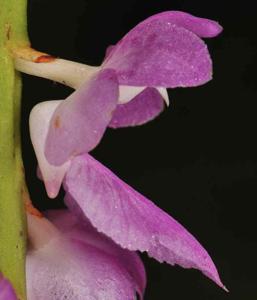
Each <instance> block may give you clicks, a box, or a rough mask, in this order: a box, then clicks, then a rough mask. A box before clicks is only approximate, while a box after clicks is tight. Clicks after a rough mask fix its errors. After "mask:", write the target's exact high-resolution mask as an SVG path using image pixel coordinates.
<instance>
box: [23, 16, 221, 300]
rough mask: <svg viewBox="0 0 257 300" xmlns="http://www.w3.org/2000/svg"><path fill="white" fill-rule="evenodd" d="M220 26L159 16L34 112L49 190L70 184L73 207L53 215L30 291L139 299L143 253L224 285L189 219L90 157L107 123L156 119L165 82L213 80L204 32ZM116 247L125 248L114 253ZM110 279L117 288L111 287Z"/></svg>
mask: <svg viewBox="0 0 257 300" xmlns="http://www.w3.org/2000/svg"><path fill="white" fill-rule="evenodd" d="M220 32H221V27H220V26H219V25H218V24H217V23H216V22H214V21H210V20H207V19H201V18H196V17H193V16H191V15H189V14H186V13H182V12H165V13H162V14H158V15H156V16H152V17H150V18H149V19H147V20H145V21H144V22H142V23H140V24H139V25H138V26H136V27H135V28H134V29H132V30H131V31H130V32H129V33H128V34H127V35H126V36H125V37H124V38H123V39H122V40H121V41H120V42H118V43H117V45H115V46H113V47H111V48H109V49H108V51H107V55H106V58H105V60H104V62H103V64H102V66H101V67H99V68H97V71H94V72H93V73H92V75H91V76H90V78H89V79H88V80H87V81H85V82H84V83H83V84H82V85H81V86H80V87H79V88H78V89H77V90H76V91H75V92H74V93H73V94H71V95H70V96H69V97H68V98H67V99H66V100H58V101H47V102H43V103H40V104H38V105H37V106H36V107H35V108H34V109H33V110H32V112H31V116H30V133H31V139H32V143H33V146H34V149H35V152H36V156H37V159H38V163H39V169H40V171H41V176H42V179H43V180H44V183H45V186H46V190H47V192H48V195H49V196H50V197H55V196H56V195H57V194H58V191H59V188H60V186H61V184H62V183H63V186H64V189H65V191H66V196H65V202H66V204H67V206H68V208H69V210H70V212H69V213H68V214H66V213H65V214H62V213H60V216H59V217H60V218H59V217H58V216H56V217H55V216H54V217H53V218H52V217H51V216H50V219H51V221H52V222H54V224H55V225H56V227H57V228H58V235H57V236H58V237H57V238H55V239H54V240H51V241H50V242H48V243H47V244H46V245H45V246H43V247H39V248H36V250H32V252H30V253H29V254H28V267H27V270H28V274H35V273H36V274H37V275H36V277H35V278H34V277H33V276H32V275H31V276H30V277H29V279H28V284H31V285H30V286H29V290H30V291H31V293H32V295H34V294H33V293H36V294H35V295H39V296H38V299H51V297H52V298H53V295H68V298H69V299H73V298H72V297H71V296H72V295H73V294H72V293H74V291H76V288H77V292H76V295H81V296H77V297H78V298H74V299H87V298H86V297H85V295H86V296H88V297H89V296H91V293H92V295H93V296H91V297H93V299H94V297H95V299H102V298H104V296H105V294H104V293H110V294H107V295H111V296H110V297H109V298H108V297H107V299H133V297H134V295H135V291H137V292H138V294H139V295H140V296H141V297H142V295H143V291H144V287H145V277H144V271H143V267H142V265H141V262H140V260H139V259H138V258H137V259H136V258H135V257H136V256H135V255H136V254H135V253H134V252H135V251H140V252H147V253H148V255H149V256H151V257H153V258H155V259H156V260H158V261H160V262H164V261H165V262H167V263H169V264H171V265H174V264H178V265H180V266H182V267H184V268H195V269H198V270H200V271H201V272H202V273H203V274H205V275H206V276H207V277H209V278H210V279H212V280H213V281H214V282H215V283H216V284H218V285H219V286H220V287H222V288H224V289H226V288H225V287H224V285H223V284H222V282H221V280H220V278H219V275H218V272H217V269H216V267H215V265H214V263H213V261H212V259H211V258H210V256H209V255H208V253H207V251H206V250H205V249H204V248H203V247H202V246H201V244H200V243H199V242H198V241H197V240H196V239H195V238H194V237H193V236H192V235H191V234H190V233H189V232H188V231H187V230H186V229H185V228H184V227H183V226H182V225H180V224H179V223H178V222H177V221H176V220H174V219H173V218H172V217H171V216H169V215H168V214H167V213H165V212H164V211H162V210H161V209H160V208H158V207H157V206H156V205H155V204H154V203H153V202H151V201H150V200H148V199H146V198H145V197H144V196H142V195H141V194H139V193H138V192H136V191H135V190H134V189H133V188H131V187H130V186H128V185H127V184H126V183H125V182H123V181H122V180H121V179H119V178H118V177H117V176H116V175H114V174H113V173H112V172H111V171H110V170H108V169H107V168H106V167H104V166H103V165H101V164H100V163H99V162H98V161H96V160H95V159H94V158H93V157H91V156H90V155H89V154H88V152H89V151H91V150H92V149H93V148H94V147H96V145H97V144H98V143H99V142H100V140H101V138H102V136H103V134H104V132H105V130H106V128H107V127H108V126H110V127H115V128H116V127H124V126H134V125H139V124H143V123H145V122H147V121H149V120H151V119H153V118H154V117H156V116H157V115H158V114H159V113H160V112H161V111H162V110H163V107H164V98H166V100H167V97H165V96H163V95H164V93H163V91H164V90H165V91H166V88H168V87H171V88H174V87H187V86H197V85H201V84H204V83H205V82H207V81H208V80H210V79H211V76H212V63H211V59H210V56H209V53H208V50H207V47H206V45H205V44H204V42H203V41H202V40H201V39H200V37H213V36H215V35H217V34H218V33H220ZM121 99H123V100H124V99H125V100H124V101H121ZM64 215H65V216H64ZM74 216H77V219H76V221H71V220H72V219H73V218H74ZM59 221H60V222H59ZM74 222H75V223H74ZM66 224H67V227H66ZM69 224H76V225H71V226H70V225H69ZM85 224H86V225H85ZM83 226H84V227H83ZM30 227H31V226H30ZM74 227H76V228H77V229H78V230H77V229H76V230H75V229H74ZM60 232H61V233H60ZM32 241H33V239H32ZM106 241H108V243H107V242H106ZM109 243H111V244H112V246H110V244H109ZM107 244H108V245H107ZM92 246H93V248H92ZM110 248H112V249H114V248H115V249H116V250H117V251H116V250H111V253H112V254H113V257H111V258H110V257H109V256H108V259H107V258H106V256H105V255H106V254H108V255H110V254H111V253H110ZM108 249H109V250H108ZM99 251H100V252H101V253H99ZM125 253H126V254H125ZM131 256H133V257H134V258H133V259H132V258H131ZM114 257H115V258H114ZM121 257H123V258H122V259H121ZM112 259H115V261H116V262H117V265H116V264H113V263H112V262H111V261H112ZM130 260H134V261H137V263H136V266H135V267H133V268H132V269H131V268H130V267H129V269H128V267H127V268H126V266H125V265H124V261H130ZM97 261H99V262H100V261H102V262H103V264H99V263H98V264H97ZM108 264H109V265H108ZM103 265H106V267H105V268H102V266H103ZM131 265H133V264H131ZM70 266H74V270H73V268H72V267H70ZM107 266H108V267H107ZM139 266H140V267H139ZM120 268H121V269H122V271H121V269H120ZM86 270H89V272H88V273H87V272H86ZM107 270H108V271H107ZM109 272H110V275H109ZM75 273H76V274H77V275H76V274H75ZM98 276H99V278H100V279H99V280H100V282H98V281H97V282H96V280H95V278H96V277H98ZM108 276H109V277H108ZM111 276H112V277H111ZM36 278H37V279H36ZM101 278H103V282H102V281H101V280H102V279H101ZM108 278H113V279H110V285H111V286H106V287H105V283H106V280H107V279H108ZM116 280H117V282H116ZM101 282H102V283H101ZM107 282H108V280H107ZM97 283H99V285H100V286H102V289H101V288H99V286H97ZM49 286H50V288H48V290H49V291H45V290H47V287H49ZM105 288H106V289H107V288H109V289H111V290H109V289H107V290H105ZM42 290H43V292H42V294H40V291H42ZM80 290H81V291H80ZM120 290H121V291H120ZM59 291H60V292H59ZM64 291H65V292H64ZM48 292H49V293H48ZM37 293H38V294H37ZM47 293H48V294H47ZM59 293H60V294H59ZM94 293H96V294H94ZM99 293H103V294H99ZM119 293H123V294H119ZM40 297H41V298H40Z"/></svg>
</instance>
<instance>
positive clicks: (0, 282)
mask: <svg viewBox="0 0 257 300" xmlns="http://www.w3.org/2000/svg"><path fill="white" fill-rule="evenodd" d="M0 300H18V298H17V297H16V295H15V292H14V289H13V287H12V285H11V284H10V282H9V281H8V280H7V279H5V278H4V277H3V276H2V275H1V273H0Z"/></svg>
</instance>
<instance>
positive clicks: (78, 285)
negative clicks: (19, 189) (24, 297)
mask: <svg viewBox="0 0 257 300" xmlns="http://www.w3.org/2000/svg"><path fill="white" fill-rule="evenodd" d="M47 217H48V220H47V219H45V218H38V217H35V216H32V215H29V216H28V228H29V237H30V248H29V252H28V254H27V263H26V271H27V293H28V300H46V299H48V300H57V299H69V300H80V299H81V300H85V299H113V300H121V299H122V300H123V299H124V300H132V299H135V296H136V293H138V294H139V295H140V297H141V298H142V297H143V292H144V288H145V284H146V278H145V270H144V266H143V264H142V262H141V260H140V258H139V256H138V255H137V254H136V253H134V252H131V251H129V250H126V249H122V248H120V247H119V246H118V245H116V244H115V243H114V242H113V241H112V240H111V239H109V238H108V237H106V236H104V235H103V234H101V233H99V232H97V230H96V229H95V228H94V227H93V226H92V225H91V224H90V222H89V221H88V220H87V219H86V218H83V219H80V218H79V216H77V217H76V216H74V215H73V214H72V213H70V212H68V211H67V210H59V211H50V212H48V213H47ZM49 220H50V221H51V222H52V223H50V222H49ZM6 300H7V299H6Z"/></svg>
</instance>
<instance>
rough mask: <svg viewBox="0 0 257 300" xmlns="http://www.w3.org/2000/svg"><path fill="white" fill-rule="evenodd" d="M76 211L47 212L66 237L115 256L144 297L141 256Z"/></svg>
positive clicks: (144, 278)
mask: <svg viewBox="0 0 257 300" xmlns="http://www.w3.org/2000/svg"><path fill="white" fill-rule="evenodd" d="M66 201H70V200H67V197H66ZM74 204H76V203H75V202H74V201H73V205H74ZM73 205H72V206H73ZM74 210H76V212H77V211H78V210H80V208H79V207H77V208H76V209H74V207H73V209H72V212H73V213H71V212H69V211H68V210H52V211H49V212H47V217H48V219H49V220H50V221H52V222H53V223H54V225H55V226H56V227H57V228H58V229H59V230H60V231H62V232H63V233H64V234H65V236H66V237H70V238H73V239H76V240H79V241H82V242H83V243H86V244H90V245H91V246H93V247H96V248H97V249H99V250H103V251H104V252H105V253H108V254H109V255H111V256H113V257H114V258H115V259H116V260H117V261H118V262H119V264H120V265H121V266H123V268H124V269H125V270H127V272H128V274H129V275H130V276H131V281H133V282H134V286H135V287H136V290H137V292H138V294H139V295H140V296H141V297H143V294H144V289H145V286H146V274H145V270H144V265H143V263H142V261H141V260H140V258H139V256H138V255H137V254H136V253H135V252H132V251H129V250H126V249H122V248H121V247H120V246H118V245H117V244H115V243H114V242H113V241H112V240H111V239H110V238H108V237H107V236H105V235H104V234H101V233H99V232H97V231H96V229H95V228H94V227H93V226H92V225H91V223H90V222H89V221H88V220H87V219H86V218H85V217H84V216H83V217H82V218H80V216H79V215H78V214H77V215H74Z"/></svg>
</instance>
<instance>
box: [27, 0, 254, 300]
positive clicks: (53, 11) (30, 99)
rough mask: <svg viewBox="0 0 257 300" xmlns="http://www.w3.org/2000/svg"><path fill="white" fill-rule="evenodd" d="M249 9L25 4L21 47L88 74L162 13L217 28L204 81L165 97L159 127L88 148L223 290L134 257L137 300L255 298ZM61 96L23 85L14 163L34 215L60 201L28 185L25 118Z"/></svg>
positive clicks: (151, 3) (216, 4)
mask: <svg viewBox="0 0 257 300" xmlns="http://www.w3.org/2000/svg"><path fill="white" fill-rule="evenodd" d="M254 2H255V1H252V2H251V1H241V4H236V3H235V2H234V1H190V0H188V1H171V0H169V1H164V0H158V1H156V0H141V1H139V0H137V1H136V0H128V1H112V0H108V1H106V0H103V1H98V0H91V1H89V0H73V1H63V0H30V1H29V8H28V14H29V34H30V38H31V42H32V46H33V47H34V48H37V49H38V50H41V51H45V52H47V53H50V54H52V55H55V56H58V57H62V58H67V59H71V60H76V61H79V62H84V63H87V64H92V65H97V64H100V63H101V61H102V59H103V57H104V52H105V48H106V47H107V46H108V45H109V44H114V43H116V42H117V41H118V40H119V39H120V38H121V37H122V36H123V35H124V34H125V33H126V32H127V31H128V30H129V29H131V28H132V27H133V26H135V25H136V24H137V23H138V22H139V21H141V20H143V19H144V18H146V17H148V16H150V15H152V14H155V13H158V12H161V11H165V10H182V11H186V12H189V13H192V14H194V15H196V16H201V17H206V18H210V19H214V20H217V21H219V22H220V24H222V25H223V27H224V32H223V33H222V35H220V36H219V37H217V38H215V39H208V40H206V42H207V44H208V46H209V50H210V52H211V55H212V58H213V63H214V79H213V80H212V81H211V82H209V83H208V84H206V85H204V86H201V87H197V88H188V89H175V90H169V95H170V99H171V106H170V107H169V109H167V110H165V112H164V113H163V114H162V115H161V116H160V117H159V118H158V119H156V120H155V121H154V122H151V123H148V124H147V125H145V126H142V127H138V128H128V129H120V130H111V129H109V130H108V131H107V133H106V134H105V136H104V138H103V140H102V142H101V144H100V146H98V147H97V149H95V150H94V151H93V155H94V156H95V157H96V158H97V159H98V160H100V161H101V162H102V163H104V164H105V165H107V166H108V167H109V168H111V169H112V170H113V171H114V172H115V173H116V174H118V175H119V176H120V177H121V178H123V179H124V180H125V181H127V182H128V183H129V184H130V185H132V186H133V187H135V188H136V189H137V190H139V191H140V192H142V193H143V194H144V195H146V196H148V197H149V198H150V199H152V200H154V202H155V203H156V204H157V205H159V206H160V207H162V208H163V209H164V210H166V211H167V212H169V213H170V214H171V215H172V216H173V217H175V218H176V219H177V220H178V221H180V222H181V223H182V224H183V225H184V226H185V227H186V228H188V229H189V230H190V232H192V233H193V234H194V235H195V236H196V237H197V238H198V239H199V241H201V243H202V244H203V245H204V246H205V248H206V249H207V250H208V252H209V253H210V255H211V256H212V258H213V260H214V262H215V263H216V265H217V267H218V269H219V272H220V275H221V278H222V279H223V282H224V283H225V285H226V286H227V287H228V288H229V289H230V291H231V292H230V293H229V294H226V293H225V292H223V291H222V290H221V289H220V288H218V287H217V286H215V284H213V283H212V282H211V281H210V280H208V279H206V278H204V277H203V276H202V275H201V274H200V272H197V271H195V270H183V269H182V268H179V267H171V266H169V265H166V264H162V265H161V264H159V263H157V262H155V261H154V260H153V259H149V258H147V257H146V255H143V259H144V261H145V265H146V269H147V272H148V286H147V290H146V295H145V299H146V300H150V299H178V300H184V299H198V300H202V299H203V300H207V299H213V300H214V299H215V300H221V299H228V300H229V299H231V300H236V299H238V300H239V299H242V300H255V299H257V298H256V297H257V272H256V268H257V258H256V254H257V236H256V209H255V206H256V205H255V202H256V196H257V192H256V165H257V159H256V150H257V147H256V143H255V140H256V125H257V124H256V114H257V105H256V94H257V85H256V69H257V63H256V58H257V52H256V40H257V39H256V28H257V26H256V24H255V23H256V18H257V12H256V9H255V8H254ZM251 3H252V4H251ZM70 92H71V90H70V89H69V88H67V87H63V86H61V85H59V84H56V83H53V82H50V81H47V80H43V79H38V78H32V77H30V76H24V101H23V118H22V121H23V126H22V128H23V146H24V159H25V166H26V172H27V180H28V184H29V189H30V192H31V195H32V198H33V201H34V203H35V205H36V206H37V207H38V208H39V209H47V208H57V207H60V206H62V201H61V197H60V199H58V200H49V199H47V196H46V193H45V191H44V188H43V185H42V183H41V182H40V181H39V180H38V179H36V175H35V170H36V160H35V156H34V153H33V149H32V146H31V144H30V141H29V133H28V115H29V112H30V110H31V108H32V107H33V105H35V104H36V103H38V102H40V101H43V100H47V99H61V98H65V97H66V96H67V95H69V93H70ZM110 300H111V299H110ZM121 300H122V299H121Z"/></svg>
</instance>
